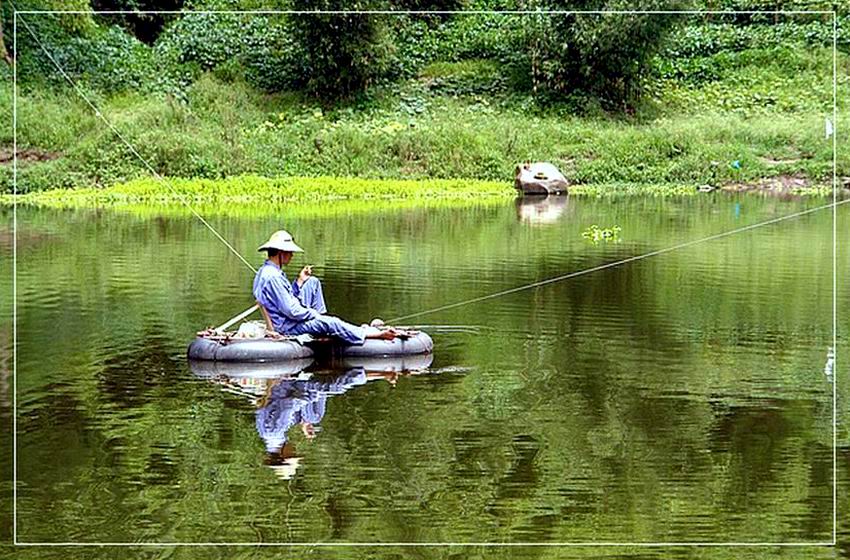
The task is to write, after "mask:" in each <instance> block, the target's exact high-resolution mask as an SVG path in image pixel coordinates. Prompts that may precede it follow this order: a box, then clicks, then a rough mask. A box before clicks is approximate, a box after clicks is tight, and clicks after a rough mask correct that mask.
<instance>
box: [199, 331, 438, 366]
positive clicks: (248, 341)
mask: <svg viewBox="0 0 850 560" xmlns="http://www.w3.org/2000/svg"><path fill="white" fill-rule="evenodd" d="M433 348H434V342H433V341H432V340H431V337H430V336H428V334H427V333H424V332H422V331H404V333H403V335H402V336H399V337H397V338H396V339H395V340H379V339H367V340H366V342H365V343H363V344H360V345H350V344H345V343H342V342H340V341H338V340H335V339H330V338H320V339H310V340H304V339H301V338H300V337H299V338H295V337H279V338H232V337H230V336H227V335H224V336H216V335H213V334H210V333H200V334H199V335H198V337H197V338H196V339H195V340H193V341H192V343H191V344H190V345H189V349H188V352H187V354H188V357H189V359H190V360H206V361H213V362H236V363H263V362H286V361H292V360H298V359H304V358H312V357H330V358H385V357H403V356H416V355H423V354H430V353H431V351H432V350H433Z"/></svg>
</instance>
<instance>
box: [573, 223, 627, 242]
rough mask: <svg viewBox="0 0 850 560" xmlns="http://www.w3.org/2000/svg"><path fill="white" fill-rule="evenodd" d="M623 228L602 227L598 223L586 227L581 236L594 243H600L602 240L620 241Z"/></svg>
mask: <svg viewBox="0 0 850 560" xmlns="http://www.w3.org/2000/svg"><path fill="white" fill-rule="evenodd" d="M621 231H622V228H621V227H620V226H611V227H607V228H601V227H599V226H597V225H596V224H593V225H592V226H590V227H588V228H587V229H585V230H584V231H583V232H582V233H581V236H582V237H583V238H585V239H587V240H588V241H590V242H591V243H593V244H594V245H596V244H597V243H599V242H600V241H602V242H604V243H619V242H620V241H622V240H621V239H620V232H621Z"/></svg>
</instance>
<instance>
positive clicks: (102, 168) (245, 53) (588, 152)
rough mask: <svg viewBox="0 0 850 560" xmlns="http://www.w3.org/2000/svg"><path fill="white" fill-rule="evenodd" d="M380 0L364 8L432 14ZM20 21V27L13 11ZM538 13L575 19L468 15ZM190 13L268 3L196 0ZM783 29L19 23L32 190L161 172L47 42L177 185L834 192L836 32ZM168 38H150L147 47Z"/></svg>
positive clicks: (238, 20) (633, 23)
mask: <svg viewBox="0 0 850 560" xmlns="http://www.w3.org/2000/svg"><path fill="white" fill-rule="evenodd" d="M372 1H373V0H370V3H369V4H363V6H362V7H376V8H380V7H381V6H387V5H389V6H390V7H393V8H395V9H397V10H404V9H417V8H419V7H420V6H419V5H418V4H415V3H413V4H411V3H403V2H393V3H391V4H386V3H385V4H378V3H374V4H373V3H371V2H372ZM378 1H382V0H374V2H378ZM553 1H554V0H553ZM654 1H655V0H647V3H646V4H645V5H644V7H646V8H650V7H652V6H654V5H655V4H652V2H654ZM730 1H731V0H730ZM78 3H79V5H81V6H83V7H84V6H85V5H87V4H86V3H85V2H82V0H80V1H79V2H78ZM738 3H739V4H741V5H740V6H736V7H737V8H739V9H746V8H748V7H751V6H746V5H743V4H742V3H740V2H738ZM707 4H713V5H708V6H706V5H707ZM0 5H2V8H3V18H4V19H3V23H4V28H5V29H6V30H8V29H9V28H10V27H11V21H12V20H11V9H10V3H9V2H3V3H1V4H0ZM115 5H116V6H119V3H118V2H116V4H115ZM122 5H125V6H131V5H132V6H138V7H139V9H142V8H144V6H145V4H144V3H143V2H141V0H140V2H139V3H136V4H134V3H132V2H130V0H128V1H127V2H125V3H124V4H122ZM691 5H692V6H693V7H696V8H700V7H709V8H713V9H718V8H725V7H729V6H731V4H730V3H729V2H727V1H726V0H723V2H713V3H709V2H699V1H697V0H694V2H693V4H691ZM17 6H18V7H19V8H40V7H41V8H44V7H47V8H49V7H51V6H52V4H50V3H49V2H46V1H43V0H23V2H21V3H18V4H17ZM298 6H301V5H295V6H294V7H296V8H297V7H298ZM334 6H336V4H333V3H332V2H330V3H327V4H325V7H326V8H333V7H334ZM535 6H537V7H541V8H543V7H549V8H553V7H557V6H566V7H569V6H571V4H569V3H563V4H562V3H558V4H554V3H552V4H545V5H544V4H539V3H534V4H528V3H522V4H518V3H513V2H510V1H508V0H506V1H504V2H496V1H493V0H468V1H467V2H466V3H465V4H464V6H463V7H464V8H466V9H470V10H486V9H503V10H507V9H517V8H529V7H535ZM596 6H599V7H603V8H607V9H611V8H615V7H617V6H620V4H617V3H616V2H614V1H605V2H603V1H602V0H599V1H598V2H597V4H596ZM682 6H685V4H682ZM185 7H186V8H187V9H189V10H210V9H211V10H233V9H256V8H260V7H263V5H262V3H261V2H259V1H258V0H257V1H254V0H196V1H194V2H191V3H189V2H187V3H186V5H185ZM301 7H307V6H306V4H304V5H303V6H301ZM310 7H311V8H312V7H314V5H312V4H311V6H310ZM348 7H350V6H348ZM446 7H449V4H446ZM581 7H583V8H585V9H587V7H588V6H585V5H582V6H581ZM786 7H799V6H796V5H795V6H790V4H789V6H786ZM807 7H808V8H810V9H811V8H822V7H823V6H822V5H814V4H813V5H812V6H807ZM775 19H776V18H775V16H771V18H769V19H768V20H760V19H758V18H755V17H752V18H748V19H746V20H740V19H739V18H737V17H733V16H729V15H725V16H718V15H692V16H675V17H661V18H659V17H656V16H648V15H645V14H638V15H634V14H630V15H625V14H620V15H610V16H591V15H586V14H585V15H580V16H554V15H549V16H546V15H523V14H492V13H489V14H488V13H465V14H454V15H447V14H443V15H440V16H436V15H428V14H410V13H404V14H401V13H400V14H384V15H374V14H372V15H359V16H354V15H346V16H331V15H326V14H323V15H314V14H300V15H292V14H276V15H275V14H250V13H248V14H210V13H200V12H198V11H195V12H187V13H184V14H182V15H180V16H179V17H174V18H173V19H171V20H169V21H166V22H164V25H163V26H162V27H161V29H160V30H159V31H158V32H157V33H158V35H157V37H156V40H155V41H154V43H153V45H148V44H146V43H145V42H143V41H140V40H139V39H138V38H137V37H136V36H134V33H136V32H135V31H133V29H132V26H130V25H128V24H127V22H126V21H123V20H121V21H116V22H110V21H107V20H105V19H104V18H103V17H102V16H98V17H93V16H91V15H90V14H85V13H83V14H80V15H74V16H73V17H70V16H64V15H62V16H58V15H35V14H32V15H28V16H26V20H25V21H26V23H27V26H28V27H23V26H22V25H21V21H20V20H19V26H18V31H19V33H18V52H17V53H14V54H15V56H16V59H17V70H18V83H19V103H18V117H19V123H21V124H22V126H19V127H18V142H19V143H18V145H19V146H20V147H23V148H24V149H25V150H31V151H32V154H31V155H30V156H28V158H30V159H27V158H24V159H22V160H21V161H22V165H21V166H20V169H19V174H18V189H19V191H32V190H43V189H49V188H55V187H87V186H92V185H96V186H108V185H111V184H113V183H115V182H120V181H126V180H130V179H134V178H137V177H141V176H145V175H147V174H148V173H149V171H148V170H147V168H146V165H145V164H143V163H142V162H141V161H139V160H138V158H137V157H136V156H135V155H134V154H133V153H132V152H130V151H129V150H128V149H126V147H125V146H123V145H122V144H121V143H120V142H116V141H115V139H114V136H113V135H112V134H111V133H110V132H109V131H108V130H107V129H105V128H104V127H103V125H102V123H99V122H98V121H97V119H96V118H94V117H93V116H92V114H91V112H90V109H89V108H88V107H87V106H86V105H85V104H84V103H83V102H81V101H80V100H79V99H78V97H77V96H76V95H68V89H67V88H68V84H67V82H66V81H65V79H64V78H63V77H62V75H61V74H60V73H59V72H58V71H57V70H56V68H55V67H54V65H53V63H52V62H51V61H50V59H49V58H48V57H47V56H46V55H45V53H44V52H43V51H42V49H41V46H40V45H39V44H38V43H37V42H36V41H35V39H34V38H33V35H31V34H30V33H29V30H30V28H31V29H32V31H33V34H34V35H35V36H36V37H38V38H39V42H40V43H41V45H43V47H44V48H45V49H46V50H47V51H48V52H50V54H51V55H52V56H53V57H54V58H55V60H56V61H57V62H58V63H59V65H60V66H62V68H63V69H64V70H65V71H66V72H67V73H68V74H69V76H70V77H71V78H72V79H73V80H74V81H75V82H77V83H78V84H79V85H80V86H81V87H82V88H83V90H84V91H86V92H87V95H88V96H89V97H90V98H91V99H92V100H93V101H95V102H96V104H98V106H100V107H101V108H102V109H103V113H104V114H106V115H107V116H108V117H109V118H110V120H111V121H112V122H114V123H116V125H117V126H118V127H119V128H120V129H121V130H122V132H123V134H124V136H125V137H126V138H127V139H128V140H130V142H131V143H132V144H133V145H134V146H136V147H137V149H138V151H139V152H140V153H141V154H142V155H143V157H144V158H145V160H146V161H147V162H148V163H150V164H151V165H152V166H153V167H154V168H155V169H156V170H157V171H158V172H160V173H162V174H165V175H169V176H180V177H197V178H215V179H217V178H225V177H228V176H233V175H242V174H261V175H264V176H268V177H281V176H293V175H296V176H315V175H335V176H340V175H342V176H359V177H371V178H388V179H403V178H417V179H422V178H469V179H493V180H510V178H511V176H512V175H511V173H512V170H513V168H514V166H515V164H516V162H517V161H521V160H524V159H529V158H532V159H548V160H551V161H553V162H554V163H555V164H556V165H559V166H560V167H561V168H562V169H564V170H565V172H566V173H567V174H568V175H569V176H570V178H571V179H572V180H574V181H576V182H580V183H582V184H584V185H592V186H593V188H607V187H605V186H606V185H608V186H611V185H632V184H636V183H651V184H663V185H670V187H671V188H673V186H674V185H676V186H677V188H678V186H681V185H682V184H689V185H692V186H695V185H702V184H710V185H717V184H723V183H729V182H735V181H757V180H761V179H763V178H766V177H774V176H785V177H786V178H787V177H789V176H790V177H797V178H803V179H804V180H805V182H806V183H807V184H812V183H814V184H822V183H823V182H824V181H826V180H827V179H828V178H829V177H831V159H832V150H831V146H830V145H829V143H827V142H823V141H822V138H823V125H822V115H824V114H828V112H829V111H831V107H832V83H831V75H832V49H831V47H832V21H831V16H827V17H821V16H799V17H797V16H795V17H790V16H788V17H783V18H782V19H781V20H780V21H778V22H775ZM848 21H850V20H848V15H841V16H840V17H839V21H838V36H837V43H838V47H839V57H838V68H839V73H838V83H837V85H838V92H839V103H840V102H841V99H843V98H844V97H845V96H846V93H845V92H846V91H847V84H848V81H847V78H846V75H847V73H848V68H850V67H848V62H847V60H848V59H847V56H846V54H844V53H847V52H848V51H850V25H848ZM305 22H308V23H305ZM157 25H159V24H158V23H156V22H147V23H146V24H145V26H148V27H150V28H151V29H148V28H147V27H146V28H145V30H144V32H143V34H148V33H151V30H152V29H153V28H154V27H156V26H157ZM128 30H130V31H132V33H131V32H128ZM626 31H630V33H626ZM638 31H639V32H640V33H638ZM662 38H663V40H662ZM561 39H563V40H561ZM2 67H4V65H2V64H0V68H2ZM7 71H8V68H7ZM535 86H536V87H535ZM0 98H2V99H3V101H4V103H3V104H2V105H3V106H4V107H6V109H5V110H6V111H9V110H10V109H9V108H10V107H11V91H10V89H3V88H0ZM623 109H626V111H623ZM841 114H842V113H841V112H840V113H839V115H841ZM612 116H613V117H614V118H612ZM9 118H11V115H9ZM23 123H26V126H23ZM632 125H638V126H632ZM839 125H840V126H843V123H842V122H840V123H839ZM11 141H12V138H11V130H7V131H6V132H5V133H0V145H11ZM848 156H850V154H847V153H845V151H844V150H843V149H842V146H841V145H839V151H838V168H839V169H838V170H839V175H850V168H848V165H850V164H848V163H847V162H848ZM33 159H34V160H35V161H37V163H30V161H31V160H33ZM732 161H739V162H741V165H742V167H741V168H740V169H737V168H732V167H730V165H729V164H730V162H732ZM0 185H2V187H0V188H1V189H2V190H3V191H6V192H9V191H11V188H12V185H11V169H10V168H9V167H8V166H6V167H3V166H0ZM617 188H619V187H617Z"/></svg>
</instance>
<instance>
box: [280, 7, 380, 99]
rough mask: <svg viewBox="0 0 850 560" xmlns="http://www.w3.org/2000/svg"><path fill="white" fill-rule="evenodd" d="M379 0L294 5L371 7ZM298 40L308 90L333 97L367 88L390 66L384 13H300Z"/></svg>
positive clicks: (295, 30)
mask: <svg viewBox="0 0 850 560" xmlns="http://www.w3.org/2000/svg"><path fill="white" fill-rule="evenodd" d="M379 7H380V6H379V5H378V4H377V3H376V2H369V1H368V0H367V1H361V2H355V3H354V4H353V5H352V4H351V3H347V2H343V1H341V0H318V1H311V0H293V2H292V8H293V9H294V10H304V11H306V12H314V11H321V10H325V11H333V10H369V9H377V8H379ZM292 32H293V35H294V38H295V44H296V45H297V48H298V49H299V53H298V54H299V57H300V58H301V60H302V65H301V68H300V74H301V75H300V77H299V80H298V81H299V82H301V84H300V85H301V86H302V87H304V88H305V89H306V90H307V91H308V92H310V93H312V94H314V95H317V96H320V97H323V98H330V99H337V98H343V97H347V96H350V95H352V94H354V93H357V92H359V91H362V90H364V89H365V88H366V87H368V86H369V85H370V84H371V83H373V82H374V81H375V80H376V79H377V78H379V77H381V76H382V75H383V74H384V73H385V72H386V71H387V61H388V55H389V51H390V48H391V47H390V43H389V41H388V38H387V34H386V32H385V22H384V18H383V17H382V16H380V15H375V14H353V13H352V14H318V13H314V14H311V13H307V14H299V15H297V16H295V19H294V20H293V22H292Z"/></svg>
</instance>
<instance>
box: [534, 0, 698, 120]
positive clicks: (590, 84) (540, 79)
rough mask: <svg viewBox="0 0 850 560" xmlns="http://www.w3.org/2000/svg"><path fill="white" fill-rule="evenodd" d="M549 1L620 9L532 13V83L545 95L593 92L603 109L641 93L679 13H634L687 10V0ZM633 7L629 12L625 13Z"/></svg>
mask: <svg viewBox="0 0 850 560" xmlns="http://www.w3.org/2000/svg"><path fill="white" fill-rule="evenodd" d="M578 4H579V3H577V2H571V1H569V0H567V1H563V0H548V1H546V2H545V4H544V5H543V6H542V7H543V8H544V9H548V10H569V9H572V8H575V9H581V10H598V11H616V10H621V11H623V13H603V14H599V13H591V14H588V13H564V14H546V13H541V14H540V15H539V16H534V17H535V19H536V24H535V25H534V26H532V30H531V32H530V33H529V34H528V42H527V49H528V52H529V58H530V64H531V74H532V81H533V84H534V89H535V92H537V93H538V94H541V95H543V96H544V97H554V98H559V97H565V96H571V95H572V96H575V95H578V96H587V95H589V96H592V97H594V98H596V99H598V100H599V101H600V102H601V104H602V105H603V107H606V108H609V109H613V108H619V109H622V108H626V109H627V108H629V107H630V106H631V104H632V103H633V102H634V101H636V100H637V99H638V97H639V96H640V85H641V79H642V78H643V76H644V75H645V73H646V71H647V67H648V62H649V60H650V59H651V58H652V56H653V55H654V54H655V53H656V52H657V51H658V49H659V48H660V46H661V45H662V43H663V41H664V38H665V37H666V36H667V33H668V32H669V31H670V30H671V29H672V27H673V26H674V25H676V24H677V22H679V21H681V19H682V18H681V16H679V15H676V14H647V13H635V11H651V10H676V9H684V8H685V7H686V6H687V4H688V0H674V1H673V2H669V1H667V0H636V1H626V0H588V1H585V2H581V3H580V7H579V5H578ZM628 10H631V11H632V12H631V13H626V11H628Z"/></svg>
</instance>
